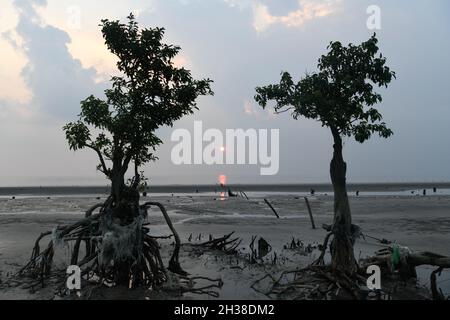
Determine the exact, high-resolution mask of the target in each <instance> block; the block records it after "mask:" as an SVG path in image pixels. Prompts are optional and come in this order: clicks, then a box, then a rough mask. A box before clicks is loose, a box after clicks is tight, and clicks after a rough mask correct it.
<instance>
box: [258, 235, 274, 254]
mask: <svg viewBox="0 0 450 320" xmlns="http://www.w3.org/2000/svg"><path fill="white" fill-rule="evenodd" d="M270 251H272V246H271V245H270V244H269V243H268V242H267V241H266V240H265V239H264V238H262V237H260V238H259V240H258V257H259V259H262V258H264V257H265V256H267V255H268V254H269V252H270Z"/></svg>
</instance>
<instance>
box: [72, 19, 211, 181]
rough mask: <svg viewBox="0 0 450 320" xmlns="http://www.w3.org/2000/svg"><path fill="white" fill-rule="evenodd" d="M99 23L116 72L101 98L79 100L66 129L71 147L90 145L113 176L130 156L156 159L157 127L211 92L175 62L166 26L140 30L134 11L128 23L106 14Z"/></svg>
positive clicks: (207, 84) (141, 160) (192, 107)
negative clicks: (165, 40) (78, 110)
mask: <svg viewBox="0 0 450 320" xmlns="http://www.w3.org/2000/svg"><path fill="white" fill-rule="evenodd" d="M100 26H101V27H102V33H103V38H104V40H105V44H106V45H107V47H108V49H109V50H110V51H111V52H112V53H113V54H114V55H116V56H117V58H118V62H117V68H118V70H119V71H120V75H119V76H113V77H112V78H111V83H112V86H111V88H110V89H107V90H105V97H106V98H105V99H100V98H97V97H94V96H92V95H91V96H89V97H88V98H87V99H85V100H83V101H82V102H81V113H80V115H79V119H78V121H76V122H72V123H69V124H67V125H66V126H64V130H65V133H66V138H67V140H68V143H69V146H70V148H71V149H72V150H78V149H83V148H90V149H93V150H94V151H95V152H96V153H97V155H98V157H99V159H100V164H99V166H98V169H99V170H100V171H101V172H103V173H104V174H105V175H106V176H107V177H109V178H111V175H112V174H113V171H114V170H115V171H117V172H116V173H118V174H122V175H123V174H125V172H126V171H127V169H128V166H129V164H130V162H131V161H133V162H134V163H135V168H136V170H137V167H138V166H140V165H142V164H144V163H146V162H148V161H151V160H153V159H155V157H154V155H153V151H154V150H155V147H156V146H158V145H159V144H160V143H161V140H160V139H159V138H158V137H157V135H156V134H155V130H156V129H157V128H159V127H160V126H163V125H168V126H172V125H173V122H174V121H176V120H178V119H180V118H181V117H182V116H184V115H187V114H191V113H193V112H194V110H195V109H197V105H196V99H197V97H199V96H201V95H210V94H213V92H212V90H211V88H210V84H211V82H212V81H211V80H210V79H202V80H196V79H194V78H193V77H192V75H191V72H190V71H189V70H186V69H185V68H182V67H181V68H179V67H176V66H175V65H174V61H173V59H174V58H175V56H176V55H177V54H178V53H179V52H180V47H178V46H174V45H168V44H165V43H163V36H164V31H165V30H164V28H146V29H142V30H140V29H139V28H138V24H137V22H136V21H135V18H134V16H133V15H132V14H130V16H129V17H128V23H127V24H122V23H120V22H119V21H110V20H107V19H105V20H102V22H101V25H100ZM108 161H111V162H112V167H110V166H108Z"/></svg>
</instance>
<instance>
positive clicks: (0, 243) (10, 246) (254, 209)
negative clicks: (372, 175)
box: [0, 188, 450, 299]
mask: <svg viewBox="0 0 450 320" xmlns="http://www.w3.org/2000/svg"><path fill="white" fill-rule="evenodd" d="M429 192H430V193H429V194H430V195H427V196H423V195H419V191H418V190H416V191H414V193H413V192H412V191H410V190H409V189H408V191H406V190H403V189H398V190H392V189H389V188H386V190H384V191H383V190H380V189H379V188H378V189H376V190H373V191H367V192H362V193H361V194H360V195H359V196H356V195H350V203H351V208H352V215H353V223H354V224H357V225H359V226H360V227H361V229H362V232H363V234H364V235H366V237H365V239H364V238H361V239H359V240H358V241H357V243H356V246H355V255H356V256H357V257H358V258H363V257H366V256H368V255H371V254H373V253H374V252H375V251H377V250H378V249H380V248H382V246H381V245H380V244H379V243H378V242H377V241H376V240H373V238H371V237H375V238H378V239H388V240H390V241H393V242H396V243H398V244H399V245H402V246H407V247H408V248H409V249H410V250H411V251H432V252H434V253H438V254H442V255H447V256H448V255H450V245H449V244H450V213H449V208H450V195H448V194H447V192H446V190H440V191H439V192H437V193H436V194H433V193H432V192H431V191H429ZM247 195H248V197H249V199H248V200H247V199H246V198H245V197H239V198H229V197H228V196H225V195H224V194H220V193H214V192H210V193H202V192H200V193H192V194H189V193H183V194H181V193H180V194H177V193H175V194H173V195H172V194H165V193H155V194H149V195H148V196H147V197H142V198H141V201H142V202H145V201H148V200H149V199H152V201H159V202H161V203H163V204H164V205H165V206H166V208H167V209H168V211H169V214H170V216H171V218H172V221H173V222H174V225H175V227H176V229H177V231H178V233H179V234H180V237H181V240H182V242H183V246H182V252H181V256H180V262H181V264H182V267H183V268H184V269H185V270H186V271H187V272H189V274H190V275H192V276H196V275H202V276H208V277H211V278H221V279H222V280H223V282H224V286H223V287H222V289H220V290H219V291H218V293H219V299H267V298H268V297H266V296H265V295H263V294H261V293H259V292H257V291H255V290H253V289H252V288H250V287H251V285H252V284H253V282H254V281H256V280H257V279H259V278H261V277H262V276H264V275H265V274H267V273H268V272H270V273H273V274H277V273H279V272H281V271H283V270H286V269H289V268H291V269H292V268H296V267H305V266H307V265H308V264H309V263H311V262H312V261H313V260H314V259H315V258H316V257H317V256H318V254H319V251H318V250H312V252H311V254H299V253H298V252H293V251H292V250H289V249H286V247H287V246H288V244H289V243H290V242H291V241H292V239H293V238H295V239H296V240H297V239H299V240H301V241H303V243H304V244H305V245H307V244H311V245H317V244H318V243H322V242H323V239H324V237H325V235H326V231H325V230H323V229H322V228H321V226H322V224H324V223H326V224H330V223H331V222H332V208H333V197H332V196H331V195H330V193H328V192H324V191H323V192H317V193H316V194H315V195H314V196H311V195H309V196H308V199H309V202H310V204H311V208H312V212H313V216H314V219H315V224H316V226H317V229H316V230H313V229H312V227H311V222H310V219H309V215H308V211H307V207H306V204H305V200H304V196H305V195H306V193H304V192H273V191H268V192H264V191H249V192H247ZM104 197H105V195H101V194H95V195H94V194H83V195H67V194H66V195H61V194H59V195H53V196H51V195H45V196H44V195H37V196H36V195H35V196H30V195H23V196H17V197H16V198H15V199H12V198H11V197H9V196H4V197H3V198H2V199H0V276H1V279H2V283H1V284H0V299H53V298H54V293H53V291H52V288H46V289H43V290H40V291H39V290H38V291H36V292H34V293H30V291H29V290H25V289H23V288H21V287H20V286H19V287H10V286H8V285H7V284H6V282H7V281H6V279H7V278H8V277H9V276H10V275H11V274H13V273H14V272H17V270H18V269H19V268H20V266H23V264H24V263H25V262H26V260H27V259H28V258H29V256H30V254H31V248H32V245H33V243H34V241H35V239H36V238H37V237H38V236H39V234H40V233H41V232H44V231H48V230H52V228H53V227H55V226H56V225H61V224H67V223H70V222H75V221H77V220H79V219H81V218H82V217H83V215H84V211H85V210H87V209H88V208H89V207H90V206H92V205H94V204H96V203H98V202H101V201H102V200H104ZM264 199H268V200H269V201H270V203H271V204H272V205H273V207H274V208H275V209H276V210H277V212H278V214H279V215H280V219H277V218H276V217H275V215H274V213H273V212H272V210H271V209H270V208H269V207H268V206H267V204H266V203H265V202H264ZM148 222H149V223H150V233H151V234H152V235H153V236H167V235H170V230H169V229H168V227H167V226H166V225H165V223H164V219H163V216H162V215H161V213H160V212H159V211H158V210H156V209H154V210H153V209H152V210H151V211H150V212H149V216H148ZM230 232H235V236H236V237H239V238H240V239H242V242H241V245H240V246H239V251H240V256H239V258H237V257H232V256H227V255H224V254H223V255H221V254H220V253H214V252H204V253H202V254H197V253H195V252H194V251H193V250H192V246H191V244H195V243H200V242H203V241H206V240H207V239H208V237H209V235H212V236H213V237H220V236H223V235H226V234H228V233H230ZM252 236H258V238H259V237H263V238H264V239H265V240H266V241H267V242H268V243H269V244H270V245H271V247H272V251H271V252H270V253H269V254H268V255H267V256H266V257H265V263H264V264H258V265H250V264H249V263H247V261H246V257H247V255H248V252H249V248H248V245H249V243H250V242H251V238H252ZM160 243H161V246H162V250H161V251H162V253H163V259H165V261H167V260H168V258H169V256H170V252H171V250H172V245H171V244H172V240H169V239H167V240H160ZM60 251H61V252H60V256H61V257H62V258H63V257H64V256H65V254H66V251H67V248H61V250H60ZM274 253H276V254H277V263H275V264H274V263H273V258H274ZM62 258H61V259H62ZM61 261H62V260H61ZM56 263H58V261H57V262H56ZM431 270H432V269H430V268H427V267H421V268H419V269H418V274H419V280H420V283H421V284H423V285H425V286H427V284H428V281H429V274H430V272H431ZM438 285H439V286H440V287H441V288H442V290H443V291H444V293H446V294H448V293H449V292H450V274H448V273H443V274H442V276H441V277H440V278H439V281H438ZM112 297H113V296H105V297H97V298H105V299H110V298H112ZM146 297H147V298H149V294H147V295H146V294H136V293H135V294H134V295H133V294H132V293H127V294H126V295H125V296H124V295H123V294H121V295H119V296H118V297H116V298H120V299H127V298H130V299H144V298H146ZM179 298H182V299H200V298H202V299H205V298H210V297H208V296H206V295H195V294H187V295H184V296H182V297H179Z"/></svg>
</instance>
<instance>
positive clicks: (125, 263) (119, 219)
mask: <svg viewBox="0 0 450 320" xmlns="http://www.w3.org/2000/svg"><path fill="white" fill-rule="evenodd" d="M125 172H126V169H125V168H124V167H123V166H116V167H113V169H112V174H111V196H112V198H113V201H111V202H110V204H109V208H107V214H108V215H110V219H111V221H112V223H113V224H115V225H117V226H120V227H125V226H128V225H130V224H131V223H133V222H134V221H135V219H136V218H137V217H138V216H139V215H140V211H139V210H140V208H139V192H138V191H137V190H135V189H133V188H131V187H128V186H127V185H126V184H125ZM112 230H114V228H113V229H112ZM112 230H104V232H110V231H112ZM136 237H137V238H139V237H138V236H136ZM139 245H140V243H139V242H138V241H137V242H136V243H135V245H134V247H133V248H131V251H132V252H133V253H134V259H123V260H121V261H114V265H115V271H116V276H115V278H116V283H117V284H119V285H123V286H129V284H130V278H131V273H132V271H131V269H132V266H133V264H134V263H135V261H138V260H139V259H140V256H141V254H142V250H141V248H140V246H139Z"/></svg>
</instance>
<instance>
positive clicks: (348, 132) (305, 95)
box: [255, 34, 395, 143]
mask: <svg viewBox="0 0 450 320" xmlns="http://www.w3.org/2000/svg"><path fill="white" fill-rule="evenodd" d="M377 43H378V40H377V38H376V35H375V34H374V35H373V36H372V37H371V38H370V39H369V40H368V41H366V42H363V43H362V44H361V45H353V44H349V45H348V46H343V45H342V44H341V43H340V42H338V41H336V42H331V43H330V44H329V46H328V47H327V49H328V53H327V54H326V55H322V56H321V58H320V59H319V61H318V71H317V72H314V73H309V74H306V76H305V77H303V78H302V79H301V80H300V81H299V82H297V83H294V81H293V79H292V77H291V75H290V74H289V73H288V72H283V73H282V75H281V80H280V83H279V84H274V85H268V86H265V87H258V88H256V92H257V94H256V96H255V100H256V101H257V102H258V103H259V104H260V105H261V106H262V107H266V106H267V104H268V102H269V101H270V100H274V101H275V102H276V104H275V110H276V111H277V112H286V111H292V116H293V117H294V119H298V118H299V117H300V116H303V117H306V118H310V119H316V120H318V121H320V122H321V123H322V126H327V127H329V128H330V129H331V130H332V132H333V135H335V134H338V135H341V136H349V137H350V136H353V137H354V138H355V140H356V141H358V142H361V143H362V142H364V141H366V140H367V139H369V138H370V137H371V135H372V134H374V133H376V134H378V135H379V136H381V137H384V138H387V137H389V136H391V135H392V134H393V132H392V130H391V129H389V128H388V127H387V126H386V124H385V123H384V122H382V116H381V114H380V113H379V112H378V110H377V109H375V108H374V105H375V104H377V103H380V102H381V101H382V97H381V95H380V94H379V93H377V92H375V91H374V87H375V86H378V87H383V86H384V87H387V86H388V84H389V83H390V82H391V80H392V79H393V78H395V72H393V71H391V70H390V68H389V67H387V66H386V58H384V57H383V56H382V54H381V53H380V54H378V51H379V48H378V46H377Z"/></svg>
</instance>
